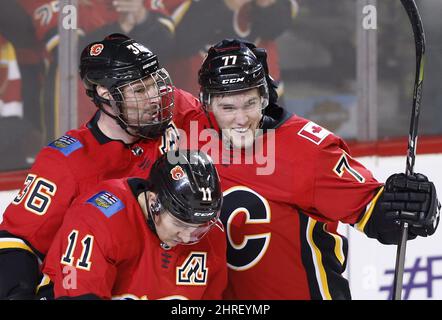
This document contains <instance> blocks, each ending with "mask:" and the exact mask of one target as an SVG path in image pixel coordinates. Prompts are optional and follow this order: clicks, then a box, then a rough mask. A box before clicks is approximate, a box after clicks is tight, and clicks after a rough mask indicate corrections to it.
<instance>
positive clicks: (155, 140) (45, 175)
mask: <svg viewBox="0 0 442 320" xmlns="http://www.w3.org/2000/svg"><path fill="white" fill-rule="evenodd" d="M80 75H81V78H82V80H83V83H84V85H85V87H86V92H87V94H88V95H89V96H90V97H91V99H92V101H93V102H94V104H95V105H96V106H97V107H98V109H99V110H98V111H97V112H96V114H95V116H94V117H93V119H92V120H91V121H89V122H88V123H87V124H86V125H83V126H82V127H80V128H79V129H75V130H71V131H68V132H67V133H66V134H65V135H64V136H62V137H61V138H59V139H57V140H55V141H53V142H52V143H50V144H49V145H48V146H47V147H45V148H43V149H42V151H41V152H40V153H39V155H38V156H37V159H36V161H35V164H34V165H33V167H32V168H31V170H30V172H29V174H28V176H27V177H26V179H25V182H24V186H23V188H22V189H21V190H20V192H19V193H18V195H17V196H16V197H15V198H14V200H13V201H12V203H11V204H10V205H9V206H8V208H7V209H6V211H5V213H4V215H3V222H2V223H1V225H0V298H3V299H20V298H31V297H32V295H33V294H34V289H35V286H36V285H37V284H38V282H39V266H38V263H37V259H39V260H42V259H43V257H44V256H45V254H46V253H47V250H48V248H49V245H50V243H51V242H52V240H53V238H54V236H55V233H56V232H57V230H58V228H59V227H60V225H61V223H62V220H63V216H64V214H65V212H66V210H67V209H68V207H69V206H70V205H71V203H72V201H73V199H74V198H75V197H76V196H78V195H79V194H81V193H83V192H85V191H86V190H88V189H90V188H91V187H94V186H95V185H96V184H97V183H98V182H100V181H102V180H106V179H113V178H122V177H128V176H142V177H145V176H146V175H147V174H148V173H149V170H150V167H151V166H152V164H153V162H154V161H155V160H156V159H157V158H158V157H159V155H160V154H161V153H164V152H165V151H167V150H169V149H172V148H174V144H175V143H176V138H177V134H176V127H177V126H178V127H179V126H181V119H182V118H183V115H184V113H186V112H192V110H195V109H198V108H199V102H198V100H197V99H196V98H194V97H192V96H191V95H190V94H188V93H185V92H183V91H181V90H179V89H177V88H174V87H173V86H172V82H171V79H170V77H169V75H168V73H167V71H166V70H165V69H164V68H161V67H160V65H159V62H158V59H157V56H156V55H155V54H153V53H152V52H151V51H150V50H149V49H147V48H146V47H144V46H143V45H142V44H140V43H138V42H136V41H135V40H133V39H130V38H128V37H126V36H124V35H121V34H112V35H110V36H108V37H106V38H105V39H104V40H102V41H98V42H93V43H91V44H89V45H88V46H87V47H86V48H85V49H84V50H83V52H82V54H81V59H80Z"/></svg>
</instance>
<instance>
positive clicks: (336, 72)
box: [0, 0, 442, 171]
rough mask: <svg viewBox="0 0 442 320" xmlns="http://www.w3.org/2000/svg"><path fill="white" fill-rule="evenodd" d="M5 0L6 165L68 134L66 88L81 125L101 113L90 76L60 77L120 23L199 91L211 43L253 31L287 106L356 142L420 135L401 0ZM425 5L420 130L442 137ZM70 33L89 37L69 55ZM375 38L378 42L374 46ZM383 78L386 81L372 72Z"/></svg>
mask: <svg viewBox="0 0 442 320" xmlns="http://www.w3.org/2000/svg"><path fill="white" fill-rule="evenodd" d="M66 4H69V5H73V6H74V7H75V8H76V18H77V23H76V24H77V28H75V29H66V28H63V26H62V23H61V21H62V19H61V18H63V17H62V16H61V15H63V12H64V11H63V10H62V7H63V6H64V5H66ZM370 4H371V5H374V6H375V8H376V9H377V20H376V29H375V30H362V32H359V31H360V30H361V28H362V27H361V24H362V22H361V17H363V15H361V9H362V8H363V7H364V6H366V5H370ZM0 6H1V8H0V150H1V151H0V152H1V154H2V157H0V171H9V170H18V169H25V168H28V167H30V166H31V165H32V163H33V160H34V157H35V154H36V153H37V152H38V150H39V149H40V148H41V147H42V146H44V145H46V144H47V143H48V142H50V141H51V140H53V139H54V138H56V137H58V136H60V135H61V134H63V133H64V132H63V131H64V130H63V128H65V126H62V125H61V123H62V122H63V121H65V120H63V119H64V117H63V111H62V109H60V104H61V103H62V102H63V99H65V95H61V92H65V91H61V90H62V88H63V87H65V88H66V86H67V90H75V91H77V93H76V97H77V99H76V105H74V106H72V105H71V106H70V108H73V110H74V112H75V114H76V117H75V122H76V123H72V122H70V123H69V126H73V127H76V126H78V125H79V124H81V123H83V122H85V121H87V120H88V119H89V117H90V116H91V115H92V114H93V112H94V111H95V107H94V105H93V104H92V103H91V102H89V100H88V98H87V97H86V95H85V93H84V90H83V87H82V85H81V84H80V83H79V82H78V86H77V88H75V86H73V87H72V88H71V87H69V83H70V82H69V81H66V79H64V78H60V69H61V68H63V67H66V65H69V66H71V67H72V66H73V67H74V68H77V63H78V58H79V54H80V51H81V49H82V48H83V47H84V46H85V45H86V44H87V43H89V42H92V41H95V40H100V39H102V38H103V37H104V36H105V35H107V34H109V33H113V32H121V33H125V34H128V35H129V36H131V37H133V38H135V39H137V40H138V41H139V42H142V43H143V44H145V45H146V46H147V47H149V48H150V49H151V50H152V51H154V52H155V53H157V54H158V56H159V59H160V62H161V64H162V65H163V66H165V67H166V69H167V70H168V71H169V72H170V74H171V77H172V79H173V81H174V84H175V85H176V86H177V87H180V88H182V89H185V90H187V91H190V92H191V93H193V94H195V95H196V94H198V90H199V88H198V83H197V71H198V69H199V66H200V63H201V61H202V59H203V57H204V55H205V53H206V50H207V49H208V47H209V46H210V45H212V44H214V43H216V42H218V41H219V40H221V39H223V38H226V37H236V38H245V39H248V40H250V41H253V42H255V43H256V45H257V46H260V47H264V48H266V49H267V51H268V55H269V59H270V65H269V67H270V72H271V74H272V76H273V77H274V78H275V79H276V80H277V81H278V83H279V94H280V97H281V103H282V104H283V105H284V106H285V107H286V108H287V109H289V110H290V111H291V112H294V113H297V114H298V115H300V116H304V117H307V118H310V119H312V120H313V121H316V122H318V123H319V124H321V125H323V126H325V127H327V128H328V129H329V130H332V131H334V132H335V133H337V134H339V135H341V136H342V137H344V138H345V139H347V140H355V141H367V140H384V139H391V138H395V137H402V136H406V135H407V134H408V127H409V116H410V112H411V101H412V91H413V80H414V72H415V49H414V41H413V35H412V29H411V26H410V23H409V20H408V18H407V16H406V13H405V11H404V9H403V8H402V5H401V3H400V1H399V0H381V1H380V0H378V1H376V0H333V1H331V0H193V1H192V0H75V1H74V0H73V1H66V0H65V1H49V0H32V1H30V0H7V1H2V2H1V4H0ZM418 6H419V9H420V11H421V15H422V18H423V21H424V27H425V31H426V37H427V59H426V75H425V82H424V98H423V109H422V115H421V124H420V133H421V134H423V135H441V134H442V121H440V119H441V113H442V110H441V109H442V90H441V89H440V79H442V76H441V75H440V71H441V70H442V68H441V67H442V35H441V33H442V19H440V17H441V16H442V2H441V1H440V0H419V1H418ZM60 17H61V18H60ZM358 30H359V31H358ZM64 33H69V34H70V36H71V38H70V39H72V36H73V37H75V39H76V41H77V44H76V50H77V52H76V53H75V54H73V55H72V56H66V55H61V54H59V52H60V48H61V47H62V46H63V45H64V46H65V47H66V45H69V44H66V43H64V42H63V41H66V40H65V39H67V38H66V37H63V34H64ZM367 35H368V39H375V42H374V43H375V45H374V46H366V45H364V44H366V43H367V42H366V41H367V40H366V39H367ZM358 49H359V50H358ZM370 57H372V58H373V57H374V59H372V58H370ZM364 59H369V60H370V61H374V62H375V63H371V64H364ZM358 65H359V66H364V67H359V68H360V69H359V71H358ZM373 75H375V78H374V81H375V82H370V79H365V77H372V76H373ZM75 77H76V76H75ZM371 79H372V80H371V81H373V77H372V78H371ZM71 80H72V79H71ZM367 83H368V85H367ZM370 83H371V86H373V84H374V86H375V88H376V90H371V89H370V88H368V89H367V90H365V91H364V90H362V92H365V95H367V94H368V98H369V100H370V101H372V102H373V101H374V102H375V103H371V104H369V108H371V109H373V110H372V111H375V112H373V113H371V114H374V115H375V116H374V118H373V117H367V115H366V113H365V111H366V110H365V109H361V105H362V102H361V100H362V99H363V98H364V99H366V100H367V97H366V96H365V97H364V96H363V95H364V94H362V96H361V88H362V89H363V87H367V86H370ZM73 94H75V92H74V93H73ZM370 95H371V96H370ZM364 110H365V111H364ZM361 126H362V127H367V128H371V131H370V130H368V132H369V134H363V133H361V132H362V131H361Z"/></svg>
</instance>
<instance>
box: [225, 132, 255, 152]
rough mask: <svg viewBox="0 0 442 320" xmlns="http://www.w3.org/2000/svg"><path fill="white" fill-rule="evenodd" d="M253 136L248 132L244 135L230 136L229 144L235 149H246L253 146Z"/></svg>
mask: <svg viewBox="0 0 442 320" xmlns="http://www.w3.org/2000/svg"><path fill="white" fill-rule="evenodd" d="M254 141H255V135H254V133H253V131H251V130H249V131H247V132H246V133H244V134H232V135H231V136H230V144H231V146H232V147H233V148H235V149H248V148H250V147H252V146H253V143H254Z"/></svg>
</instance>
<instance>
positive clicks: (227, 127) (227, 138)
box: [210, 88, 263, 149]
mask: <svg viewBox="0 0 442 320" xmlns="http://www.w3.org/2000/svg"><path fill="white" fill-rule="evenodd" d="M262 106H263V101H262V97H261V96H260V94H259V90H258V89H257V88H253V89H249V90H245V91H241V92H238V93H229V94H224V95H214V96H213V97H212V101H211V104H210V109H211V111H212V112H213V114H214V116H215V118H216V121H217V123H218V126H219V128H220V129H221V130H222V133H223V140H224V143H225V144H226V147H232V148H238V149H239V148H243V149H247V148H249V147H251V146H252V145H253V142H254V140H255V136H256V131H257V129H258V128H259V123H260V121H261V117H262Z"/></svg>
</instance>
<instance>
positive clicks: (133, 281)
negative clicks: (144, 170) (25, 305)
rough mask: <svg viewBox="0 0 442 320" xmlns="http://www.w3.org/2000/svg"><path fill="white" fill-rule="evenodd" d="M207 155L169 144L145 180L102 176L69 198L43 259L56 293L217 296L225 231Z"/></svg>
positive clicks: (105, 296) (222, 274) (221, 284)
mask: <svg viewBox="0 0 442 320" xmlns="http://www.w3.org/2000/svg"><path fill="white" fill-rule="evenodd" d="M221 203H222V193H221V187H220V185H219V178H218V175H217V172H216V169H215V166H214V165H213V163H212V161H211V159H210V158H209V157H207V155H206V154H204V153H199V152H198V151H180V152H179V153H175V152H173V151H172V152H169V153H167V154H165V155H163V156H162V157H160V158H159V159H158V160H157V161H156V162H155V164H154V165H153V167H152V170H151V174H150V177H149V179H148V180H145V179H141V178H129V179H118V180H108V181H105V182H103V183H101V184H99V185H98V186H96V187H95V188H94V189H93V190H91V191H90V192H87V193H84V194H82V195H81V196H80V197H79V198H77V199H76V200H75V202H74V203H73V205H72V207H71V208H70V209H69V210H68V212H67V213H66V218H65V220H64V222H63V225H62V227H61V228H60V232H59V233H58V234H57V236H56V238H55V240H54V242H53V244H52V246H51V249H50V250H49V253H48V256H47V258H46V260H45V263H44V268H43V271H44V273H45V278H44V280H45V282H47V281H48V280H49V279H50V280H52V282H53V284H54V292H55V298H59V297H70V298H75V299H96V298H99V299H149V300H150V299H192V300H193V299H221V295H222V292H223V290H224V289H225V286H226V283H227V264H226V238H225V235H224V229H223V226H222V223H221V222H220V221H219V220H218V217H219V211H220V209H221Z"/></svg>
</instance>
